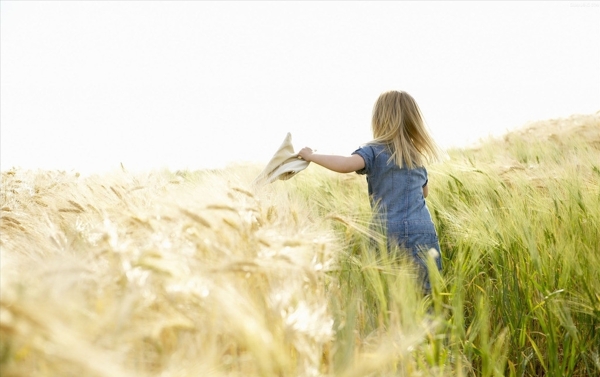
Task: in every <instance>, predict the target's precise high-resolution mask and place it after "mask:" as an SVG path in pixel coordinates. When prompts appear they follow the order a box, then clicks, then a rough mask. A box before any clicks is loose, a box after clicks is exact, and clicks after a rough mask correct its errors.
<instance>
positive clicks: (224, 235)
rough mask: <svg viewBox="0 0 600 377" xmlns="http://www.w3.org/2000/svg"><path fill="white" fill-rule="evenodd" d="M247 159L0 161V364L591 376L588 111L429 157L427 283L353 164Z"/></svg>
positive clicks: (180, 373)
mask: <svg viewBox="0 0 600 377" xmlns="http://www.w3.org/2000/svg"><path fill="white" fill-rule="evenodd" d="M3 168H4V167H3ZM261 170H262V166H231V167H228V168H226V169H223V170H203V171H177V172H172V171H166V170H163V171H160V170H157V171H152V172H145V173H139V172H137V173H132V172H128V171H127V169H126V167H125V168H123V169H122V170H120V171H115V172H113V173H110V174H104V175H90V176H86V177H83V176H80V175H78V174H76V173H73V172H60V171H24V170H14V169H13V170H3V171H2V186H1V193H0V207H1V233H0V268H1V270H0V279H1V280H0V289H1V290H0V336H1V338H0V374H1V375H2V376H3V377H4V376H6V377H9V376H13V377H16V376H23V377H25V376H27V377H30V376H31V377H37V376H44V377H45V376H73V377H75V376H92V377H95V376H98V377H119V376H123V377H125V376H148V377H150V376H156V377H158V376H160V377H176V376H177V377H187V376H345V377H350V376H356V377H359V376H594V375H599V374H600V274H599V273H598V266H600V230H599V229H600V112H599V113H596V114H590V115H573V116H571V117H569V118H565V119H555V120H547V121H540V122H536V123H532V124H530V125H527V126H525V127H524V128H523V129H520V130H517V131H514V132H511V133H510V134H507V135H506V136H505V137H504V138H501V139H493V140H485V141H482V142H481V144H480V145H479V146H477V147H473V148H468V149H460V150H459V149H456V150H450V151H448V159H447V160H446V161H444V162H442V163H439V164H436V165H433V166H430V167H429V175H430V177H429V178H430V196H429V198H428V199H427V200H428V205H429V208H430V210H431V212H432V216H433V218H434V222H435V223H436V226H437V229H438V233H439V236H440V242H441V246H442V252H443V264H444V269H443V271H442V273H441V274H435V273H433V274H432V280H433V294H432V295H431V296H429V297H421V296H420V295H419V294H418V293H417V292H418V291H417V290H416V289H415V287H414V278H413V276H414V273H413V270H412V268H411V266H410V265H409V264H408V263H405V262H404V261H403V260H399V259H394V258H391V257H389V256H388V255H387V254H386V253H385V252H383V247H382V245H384V244H385V240H384V239H383V238H382V236H381V235H380V234H378V233H377V232H375V231H374V228H373V227H372V226H370V224H371V221H370V220H371V213H370V207H369V203H368V197H367V192H366V191H367V190H366V182H365V180H364V177H362V176H358V175H356V174H345V175H336V174H334V173H330V172H328V171H325V170H324V169H322V168H320V167H318V166H316V165H314V164H311V166H309V168H308V169H306V170H305V171H303V172H302V173H300V174H298V175H297V176H295V177H294V178H292V179H290V180H288V181H277V182H274V183H273V184H270V185H266V186H264V187H260V188H256V187H252V185H251V182H252V181H253V179H254V178H255V177H256V176H257V175H258V173H259V172H260V171H261Z"/></svg>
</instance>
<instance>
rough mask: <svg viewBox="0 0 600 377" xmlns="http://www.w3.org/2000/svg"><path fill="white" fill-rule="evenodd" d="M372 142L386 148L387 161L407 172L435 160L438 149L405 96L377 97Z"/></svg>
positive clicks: (411, 100) (410, 99)
mask: <svg viewBox="0 0 600 377" xmlns="http://www.w3.org/2000/svg"><path fill="white" fill-rule="evenodd" d="M371 126H372V128H373V138H374V141H375V142H377V143H382V144H386V145H388V147H389V148H390V152H391V156H390V160H392V159H393V160H394V161H395V162H396V164H397V165H398V166H403V165H405V166H406V167H408V168H409V169H412V168H413V167H415V166H423V163H424V160H427V161H429V162H431V161H434V160H437V159H438V158H439V148H438V146H437V145H436V144H435V142H434V141H433V139H432V137H431V136H430V134H429V132H428V130H427V128H426V127H425V123H424V121H423V115H422V114H421V110H420V109H419V105H417V102H416V101H415V100H414V98H413V97H412V96H411V95H410V94H408V93H406V92H398V91H389V92H385V93H383V94H381V95H380V96H379V98H378V99H377V102H375V106H374V107H373V120H372V122H371Z"/></svg>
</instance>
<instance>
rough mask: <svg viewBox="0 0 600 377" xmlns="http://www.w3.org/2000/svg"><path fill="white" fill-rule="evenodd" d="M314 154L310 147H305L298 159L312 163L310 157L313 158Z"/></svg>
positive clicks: (299, 153)
mask: <svg viewBox="0 0 600 377" xmlns="http://www.w3.org/2000/svg"><path fill="white" fill-rule="evenodd" d="M313 153H314V152H313V150H312V149H310V148H309V147H304V148H302V149H300V152H298V158H301V159H303V160H306V161H310V157H311V156H312V154H313Z"/></svg>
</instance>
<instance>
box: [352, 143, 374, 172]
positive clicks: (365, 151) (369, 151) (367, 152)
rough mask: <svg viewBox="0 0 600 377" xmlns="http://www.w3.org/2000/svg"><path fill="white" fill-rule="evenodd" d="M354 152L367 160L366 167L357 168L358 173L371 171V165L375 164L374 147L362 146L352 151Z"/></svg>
mask: <svg viewBox="0 0 600 377" xmlns="http://www.w3.org/2000/svg"><path fill="white" fill-rule="evenodd" d="M352 154H357V155H359V156H360V157H362V158H363V160H365V167H364V168H362V169H360V170H357V171H356V173H357V174H369V172H370V171H371V167H372V166H373V159H374V157H375V154H374V153H373V148H371V147H361V148H358V149H357V150H355V151H354V152H352Z"/></svg>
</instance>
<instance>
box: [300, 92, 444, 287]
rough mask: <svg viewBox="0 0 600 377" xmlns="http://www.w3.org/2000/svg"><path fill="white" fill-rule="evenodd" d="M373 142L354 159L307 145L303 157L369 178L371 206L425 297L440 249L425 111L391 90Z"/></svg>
mask: <svg viewBox="0 0 600 377" xmlns="http://www.w3.org/2000/svg"><path fill="white" fill-rule="evenodd" d="M371 127H372V130H373V140H372V141H371V142H369V143H367V144H366V145H364V146H363V147H361V148H359V149H357V150H356V151H354V152H353V153H352V154H351V155H350V156H336V155H326V154H317V153H314V152H313V150H312V149H310V148H308V147H306V148H303V149H302V150H301V151H300V152H299V153H298V155H299V157H298V158H302V159H304V160H306V161H309V162H314V163H316V164H319V165H321V166H323V167H325V168H327V169H329V170H333V171H335V172H338V173H349V172H353V171H355V172H357V173H358V174H366V175H367V183H368V189H369V197H370V200H371V206H372V208H373V209H374V210H375V211H376V213H377V219H378V220H379V221H381V222H382V223H383V224H385V229H386V230H387V237H388V247H390V248H392V247H393V246H395V245H397V246H398V247H400V248H401V249H404V250H407V251H408V253H409V255H410V256H411V257H412V258H413V259H414V261H415V262H416V265H417V267H418V269H419V275H420V277H421V279H422V284H423V289H424V291H425V293H429V292H430V291H431V286H430V282H429V275H428V273H427V255H428V253H429V250H430V249H432V248H433V249H435V250H436V251H437V253H433V254H435V256H434V258H435V263H436V266H437V268H438V270H441V269H442V262H441V256H440V245H439V242H438V237H437V234H436V231H435V227H434V224H433V221H432V220H431V215H430V213H429V210H428V209H427V205H426V203H425V198H426V197H427V194H428V192H429V188H428V186H427V182H428V180H427V170H426V169H425V167H424V163H425V162H426V161H427V162H432V161H436V160H438V159H439V156H440V152H439V148H438V147H437V145H436V144H435V142H434V141H433V139H432V138H431V136H430V135H429V132H428V131H427V129H426V128H425V125H424V122H423V117H422V115H421V110H420V109H419V106H418V105H417V103H416V102H415V100H414V99H413V98H412V97H411V96H410V95H409V94H408V93H406V92H398V91H390V92H386V93H383V94H382V95H381V96H379V98H378V99H377V102H376V103H375V106H374V108H373V119H372V122H371Z"/></svg>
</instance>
